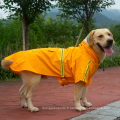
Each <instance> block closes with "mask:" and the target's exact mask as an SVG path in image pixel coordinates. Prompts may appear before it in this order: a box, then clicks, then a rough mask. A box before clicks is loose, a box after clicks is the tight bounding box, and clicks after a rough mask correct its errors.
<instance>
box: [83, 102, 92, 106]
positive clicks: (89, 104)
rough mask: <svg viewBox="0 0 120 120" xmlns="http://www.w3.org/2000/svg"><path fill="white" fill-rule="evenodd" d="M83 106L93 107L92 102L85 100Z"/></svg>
mask: <svg viewBox="0 0 120 120" xmlns="http://www.w3.org/2000/svg"><path fill="white" fill-rule="evenodd" d="M83 106H85V107H91V106H92V104H91V103H90V102H85V103H83Z"/></svg>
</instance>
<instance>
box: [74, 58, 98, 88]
mask: <svg viewBox="0 0 120 120" xmlns="http://www.w3.org/2000/svg"><path fill="white" fill-rule="evenodd" d="M75 66H76V68H75V73H74V74H75V75H74V77H75V78H74V79H75V83H77V82H79V81H83V82H84V86H88V85H90V84H91V77H92V75H93V74H94V73H95V72H96V70H97V69H96V67H95V66H94V64H93V62H91V61H90V60H87V59H84V58H83V59H81V58H80V59H77V60H76V65H75Z"/></svg>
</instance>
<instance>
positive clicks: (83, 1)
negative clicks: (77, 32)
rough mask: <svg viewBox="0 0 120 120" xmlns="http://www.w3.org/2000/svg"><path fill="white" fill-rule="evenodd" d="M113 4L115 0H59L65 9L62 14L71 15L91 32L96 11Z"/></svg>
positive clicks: (62, 8) (61, 6)
mask: <svg viewBox="0 0 120 120" xmlns="http://www.w3.org/2000/svg"><path fill="white" fill-rule="evenodd" d="M113 4H115V2H114V0H58V4H57V6H58V7H59V8H60V10H61V11H63V13H62V16H67V15H70V16H71V18H73V19H75V20H76V21H77V22H82V24H83V25H84V28H85V29H86V32H87V33H89V32H90V24H91V22H93V19H92V17H93V15H94V13H95V12H100V11H102V8H104V9H105V8H106V7H109V6H111V5H113Z"/></svg>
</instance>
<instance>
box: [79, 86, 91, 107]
mask: <svg viewBox="0 0 120 120" xmlns="http://www.w3.org/2000/svg"><path fill="white" fill-rule="evenodd" d="M86 96H87V87H84V88H83V91H82V96H81V100H82V103H83V106H85V107H91V106H92V104H91V103H90V102H87V99H86Z"/></svg>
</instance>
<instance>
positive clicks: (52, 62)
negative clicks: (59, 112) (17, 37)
mask: <svg viewBox="0 0 120 120" xmlns="http://www.w3.org/2000/svg"><path fill="white" fill-rule="evenodd" d="M62 50H63V58H62V57H61V53H62V52H61V51H62ZM4 59H6V60H13V61H14V62H13V63H12V64H11V65H10V69H11V70H12V71H13V72H14V73H16V74H18V75H21V74H20V72H21V71H23V70H27V71H31V72H34V73H37V74H41V75H47V76H56V77H57V79H58V81H59V82H60V84H61V85H68V84H74V83H77V82H79V81H83V82H84V83H85V84H84V86H88V85H90V84H91V77H92V76H93V74H94V73H95V72H96V70H97V68H98V67H99V58H98V56H97V54H96V53H95V52H94V51H93V49H92V48H91V47H89V45H87V44H86V43H85V42H84V41H83V42H82V43H81V44H79V46H78V47H69V48H67V49H62V48H39V49H32V50H27V51H20V52H17V53H15V54H12V55H10V56H8V57H6V58H4ZM62 59H63V71H64V75H63V76H62V68H61V66H62V62H61V60H62Z"/></svg>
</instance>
